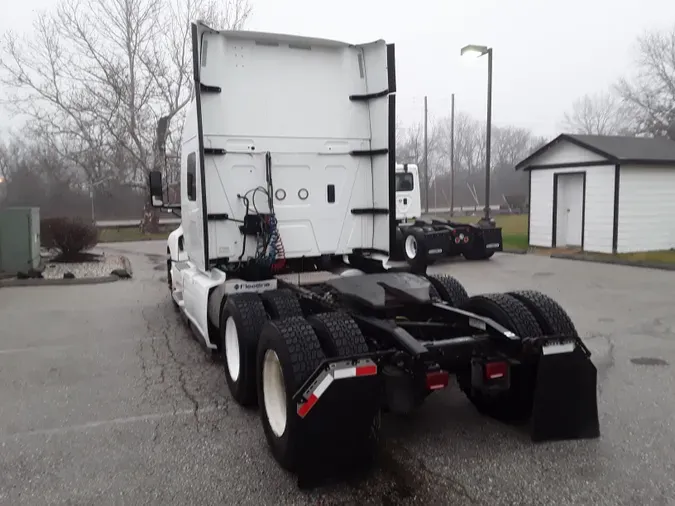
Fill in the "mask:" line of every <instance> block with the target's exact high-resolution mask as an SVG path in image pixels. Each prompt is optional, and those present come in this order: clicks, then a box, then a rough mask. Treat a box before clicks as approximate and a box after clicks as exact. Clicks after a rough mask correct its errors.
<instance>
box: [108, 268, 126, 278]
mask: <svg viewBox="0 0 675 506" xmlns="http://www.w3.org/2000/svg"><path fill="white" fill-rule="evenodd" d="M110 274H112V275H113V276H117V277H118V278H122V279H129V278H130V277H131V274H129V272H128V271H127V270H126V269H115V270H113V271H112V272H111V273H110Z"/></svg>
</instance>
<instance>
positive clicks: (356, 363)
mask: <svg viewBox="0 0 675 506" xmlns="http://www.w3.org/2000/svg"><path fill="white" fill-rule="evenodd" d="M382 393H383V378H382V376H381V374H380V371H379V367H378V365H377V363H376V361H375V360H374V359H372V358H360V359H355V360H352V359H344V358H340V359H335V360H332V361H329V360H327V361H324V362H323V363H322V365H321V366H319V368H318V369H317V371H316V372H315V373H314V374H312V376H311V377H310V378H309V380H308V381H307V382H305V384H303V386H302V387H301V388H300V389H299V390H298V392H297V393H296V395H295V396H294V397H293V399H294V401H295V403H296V405H297V410H296V416H298V417H299V419H300V425H301V427H302V429H301V430H302V434H303V437H302V441H301V447H300V448H299V451H300V458H299V460H298V462H299V463H300V464H299V468H298V470H297V473H298V481H299V485H301V486H303V487H309V486H314V485H315V484H316V483H321V482H324V481H326V480H329V479H331V478H334V477H335V476H337V475H343V474H352V473H355V472H359V470H366V469H367V468H369V467H370V465H371V463H372V461H371V458H372V455H373V453H374V452H373V445H375V444H376V432H377V430H376V427H375V426H374V424H375V423H376V421H377V420H378V419H379V416H378V415H379V410H380V406H381V402H382Z"/></svg>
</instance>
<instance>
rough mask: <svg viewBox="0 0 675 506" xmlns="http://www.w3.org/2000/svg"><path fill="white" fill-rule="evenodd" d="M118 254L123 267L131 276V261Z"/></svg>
mask: <svg viewBox="0 0 675 506" xmlns="http://www.w3.org/2000/svg"><path fill="white" fill-rule="evenodd" d="M120 256H121V257H122V265H124V269H125V270H126V271H127V272H128V273H129V276H131V277H133V275H134V271H133V270H132V269H131V262H130V261H129V259H128V258H127V257H125V256H124V255H120Z"/></svg>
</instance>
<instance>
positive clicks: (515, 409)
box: [457, 290, 578, 423]
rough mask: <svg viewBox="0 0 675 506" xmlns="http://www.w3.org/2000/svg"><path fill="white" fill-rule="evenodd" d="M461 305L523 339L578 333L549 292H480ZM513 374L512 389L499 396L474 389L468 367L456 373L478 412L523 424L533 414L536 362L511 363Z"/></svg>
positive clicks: (458, 380) (575, 334)
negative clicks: (549, 295) (483, 293)
mask: <svg viewBox="0 0 675 506" xmlns="http://www.w3.org/2000/svg"><path fill="white" fill-rule="evenodd" d="M458 307H460V308H461V309H464V310H467V311H470V312H472V313H475V314H478V315H481V316H486V317H488V318H492V319H493V320H494V321H495V322H497V323H499V324H500V325H502V326H504V327H505V328H506V329H508V330H510V331H512V332H513V333H515V334H516V335H518V336H519V337H520V338H521V339H526V338H530V337H537V336H541V335H556V334H566V335H574V336H577V335H578V334H577V331H576V328H575V327H574V324H573V323H572V320H571V319H570V317H569V315H568V314H567V313H566V312H565V310H564V309H563V308H562V307H561V306H560V305H559V304H558V303H557V302H555V301H554V300H553V299H551V298H550V297H548V296H547V295H545V294H543V293H541V292H537V291H534V290H524V291H518V292H510V293H503V294H501V293H500V294H489V295H477V296H474V297H471V298H469V299H467V300H466V301H465V302H464V303H463V304H461V305H460V306H458ZM510 374H511V385H510V388H509V390H507V391H505V392H502V393H500V394H497V395H486V394H484V393H482V392H480V391H476V390H474V389H473V388H472V385H471V371H470V369H469V368H467V369H466V370H464V371H461V372H459V373H458V374H457V382H458V384H459V387H460V389H461V390H462V391H463V392H464V394H465V395H466V396H467V398H468V399H469V400H470V401H471V402H472V403H473V404H474V406H475V407H476V409H478V411H479V412H481V413H483V414H485V415H488V416H491V417H493V418H495V419H498V420H501V421H503V422H507V423H522V422H525V421H526V420H527V419H528V418H529V417H530V415H531V413H532V406H533V401H534V391H535V386H536V378H537V363H536V362H534V363H533V362H521V363H519V364H512V365H511V370H510Z"/></svg>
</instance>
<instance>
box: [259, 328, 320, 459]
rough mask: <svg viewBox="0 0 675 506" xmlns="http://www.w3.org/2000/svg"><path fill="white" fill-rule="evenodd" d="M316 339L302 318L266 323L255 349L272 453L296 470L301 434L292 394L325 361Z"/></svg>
mask: <svg viewBox="0 0 675 506" xmlns="http://www.w3.org/2000/svg"><path fill="white" fill-rule="evenodd" d="M324 358H325V355H324V353H323V351H322V350H321V345H320V344H319V340H318V339H317V337H316V334H315V333H314V330H313V329H312V327H311V326H310V325H309V323H307V321H306V320H305V319H304V318H301V317H291V318H286V319H284V320H276V321H271V322H268V323H267V324H266V325H265V326H264V327H263V329H262V332H261V334H260V341H259V343H258V350H257V379H258V381H257V383H258V399H259V405H260V418H261V421H262V425H263V430H264V432H265V437H266V438H267V442H268V444H269V446H270V449H271V451H272V455H274V458H275V459H276V460H277V462H279V464H280V465H281V466H282V467H283V468H285V469H288V470H289V471H293V470H295V468H296V466H297V464H298V455H299V452H300V444H301V438H302V433H301V432H300V430H299V429H300V427H299V422H300V418H299V417H298V416H297V414H296V409H297V408H296V406H295V404H294V403H293V395H294V394H295V392H296V391H297V390H298V388H300V386H302V384H303V382H304V381H306V380H307V378H308V377H309V376H310V375H311V374H312V373H313V372H314V370H315V369H316V368H317V367H318V366H319V364H321V361H322V360H324Z"/></svg>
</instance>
